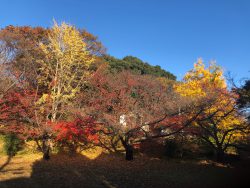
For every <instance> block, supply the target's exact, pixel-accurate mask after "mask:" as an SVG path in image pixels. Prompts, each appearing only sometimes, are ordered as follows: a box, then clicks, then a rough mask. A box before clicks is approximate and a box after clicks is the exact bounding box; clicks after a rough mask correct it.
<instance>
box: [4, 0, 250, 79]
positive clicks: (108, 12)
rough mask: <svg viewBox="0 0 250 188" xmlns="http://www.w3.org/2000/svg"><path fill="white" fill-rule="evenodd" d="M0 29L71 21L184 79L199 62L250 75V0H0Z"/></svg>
mask: <svg viewBox="0 0 250 188" xmlns="http://www.w3.org/2000/svg"><path fill="white" fill-rule="evenodd" d="M0 6H1V11H0V27H1V28H2V27H5V26H7V25H10V24H12V25H18V26H21V25H30V26H44V27H50V26H51V25H52V19H53V18H55V19H56V20H57V21H59V22H60V21H66V22H69V23H71V24H73V25H75V26H77V27H79V28H85V29H87V30H88V31H89V32H91V33H93V34H94V35H97V36H98V37H99V39H100V40H101V41H102V42H103V44H104V45H105V46H106V47H107V49H108V53H109V54H111V55H113V56H115V57H119V58H122V57H124V56H126V55H133V56H136V57H139V58H140V59H142V60H143V61H147V62H149V63H150V64H152V65H160V66H161V67H162V68H164V69H166V70H169V71H170V72H172V73H174V74H175V75H177V77H178V79H181V78H182V76H183V75H184V74H185V72H186V71H187V70H190V69H191V68H192V67H193V63H194V62H195V61H196V60H197V58H199V57H202V58H203V59H204V61H205V62H209V61H210V60H216V62H217V63H218V64H219V65H221V66H222V67H223V68H224V70H225V72H227V71H231V72H232V74H233V75H234V76H235V77H236V78H237V79H241V78H242V77H250V1H249V0H33V1H31V0H1V1H0Z"/></svg>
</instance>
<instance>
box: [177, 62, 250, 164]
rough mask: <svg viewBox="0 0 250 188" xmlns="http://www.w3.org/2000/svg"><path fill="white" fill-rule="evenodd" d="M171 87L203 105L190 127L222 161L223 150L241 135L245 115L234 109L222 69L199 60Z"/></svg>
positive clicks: (244, 130) (231, 95) (235, 107)
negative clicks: (180, 80)
mask: <svg viewBox="0 0 250 188" xmlns="http://www.w3.org/2000/svg"><path fill="white" fill-rule="evenodd" d="M174 88H175V90H176V91H177V92H178V93H179V94H180V95H182V96H185V97H188V98H190V99H192V100H195V101H197V103H198V102H199V103H200V102H202V104H204V105H202V106H201V107H202V109H203V110H202V113H201V114H200V115H199V116H198V117H197V118H196V120H195V121H194V123H193V124H192V125H193V126H192V127H191V128H190V130H191V132H192V133H193V134H195V135H197V136H199V137H200V138H201V139H203V140H204V141H206V142H207V143H208V144H209V145H210V146H211V147H212V148H213V149H214V150H215V152H216V153H217V159H218V160H222V159H223V156H224V153H225V152H226V150H227V149H228V148H229V147H232V146H236V145H235V143H237V142H238V141H240V140H242V138H243V137H245V135H246V128H247V127H246V124H245V118H244V117H243V116H241V114H240V113H239V112H238V110H237V105H236V99H237V95H236V94H235V93H233V92H230V91H229V90H228V89H227V86H226V81H225V79H224V77H223V71H222V69H221V68H220V67H219V66H217V65H216V64H215V63H211V64H210V66H209V67H208V68H206V67H205V65H204V63H203V62H202V60H201V59H199V60H198V62H197V63H195V64H194V68H193V70H191V71H189V72H188V73H187V74H186V75H185V76H184V79H183V82H181V83H179V84H177V85H175V86H174ZM199 108H200V107H199ZM196 110H200V109H196ZM194 114H195V112H194Z"/></svg>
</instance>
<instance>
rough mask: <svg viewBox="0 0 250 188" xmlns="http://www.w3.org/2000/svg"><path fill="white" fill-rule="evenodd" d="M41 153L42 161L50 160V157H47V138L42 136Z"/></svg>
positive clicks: (48, 148)
mask: <svg viewBox="0 0 250 188" xmlns="http://www.w3.org/2000/svg"><path fill="white" fill-rule="evenodd" d="M42 151H43V159H44V160H49V159H50V155H49V151H50V147H49V143H48V136H47V135H44V136H43V145H42Z"/></svg>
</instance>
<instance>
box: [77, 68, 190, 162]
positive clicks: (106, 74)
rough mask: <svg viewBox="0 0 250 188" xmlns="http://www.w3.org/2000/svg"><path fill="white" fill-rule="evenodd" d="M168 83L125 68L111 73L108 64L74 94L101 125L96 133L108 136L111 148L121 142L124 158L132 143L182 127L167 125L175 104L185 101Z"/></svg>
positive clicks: (129, 155) (176, 108) (176, 110)
mask: <svg viewBox="0 0 250 188" xmlns="http://www.w3.org/2000/svg"><path fill="white" fill-rule="evenodd" d="M172 84H173V83H172V82H168V81H166V80H164V79H162V78H161V79H159V78H157V77H153V76H149V75H143V76H142V75H138V74H134V73H131V72H128V71H123V72H120V73H116V74H113V73H110V71H109V69H108V67H106V66H102V67H100V68H99V69H98V70H97V72H95V74H94V75H93V77H92V78H91V80H90V82H89V83H88V84H86V86H85V89H86V92H83V93H81V94H80V95H79V96H78V100H77V101H78V102H77V104H76V105H77V106H78V108H79V109H82V111H85V113H86V114H91V116H92V117H95V118H96V120H97V123H99V124H100V125H102V127H103V128H102V129H101V131H99V133H100V134H101V135H105V136H109V137H110V140H108V141H110V142H111V143H110V146H111V147H113V146H115V145H116V144H117V143H121V144H122V145H123V147H124V149H125V151H126V159H127V160H132V159H133V145H134V144H135V143H139V142H140V141H142V140H145V139H149V138H158V137H164V136H168V135H170V132H169V134H166V135H165V134H163V130H165V129H167V128H170V127H171V126H172V127H175V128H176V129H175V131H176V132H178V130H181V129H182V128H181V127H182V126H181V125H180V123H179V129H177V124H176V123H175V124H174V123H173V121H172V122H171V126H170V123H169V122H170V117H171V118H173V116H175V115H178V114H179V107H180V106H184V105H185V104H187V101H186V102H184V101H182V100H180V98H179V95H177V94H176V93H175V92H174V90H173V88H172ZM166 119H168V120H169V122H168V123H167V121H166ZM173 119H174V118H173ZM175 119H176V118H175ZM183 119H184V118H183ZM186 120H187V118H186ZM163 121H165V123H163V124H162V122H163ZM175 122H176V121H175ZM182 122H183V125H184V124H185V123H186V122H184V120H183V121H182ZM168 126H170V127H168ZM171 130H172V129H171ZM100 138H102V137H100ZM105 141H107V140H105V139H101V140H100V142H99V144H101V146H103V147H105V148H107V147H106V146H107V143H105ZM107 149H109V148H107ZM113 149H116V148H115V147H113Z"/></svg>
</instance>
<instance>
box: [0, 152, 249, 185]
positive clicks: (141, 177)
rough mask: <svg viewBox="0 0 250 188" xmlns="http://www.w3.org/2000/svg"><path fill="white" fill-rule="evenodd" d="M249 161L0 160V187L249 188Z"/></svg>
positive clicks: (89, 155) (92, 156)
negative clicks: (225, 162) (226, 162)
mask: <svg viewBox="0 0 250 188" xmlns="http://www.w3.org/2000/svg"><path fill="white" fill-rule="evenodd" d="M249 176H250V160H249V159H248V158H245V159H244V160H237V161H234V162H232V163H230V164H222V163H217V162H214V161H212V160H206V159H199V160H198V159H195V160H194V159H192V160H191V159H185V160H184V159H169V158H157V157H147V156H143V155H141V154H138V155H136V156H135V159H134V160H133V161H126V160H124V157H123V156H122V155H108V154H107V153H104V152H102V151H100V150H96V151H94V150H90V151H87V152H86V153H83V154H81V155H80V154H76V155H73V156H69V155H66V154H57V155H53V156H52V157H51V159H50V160H49V161H44V160H42V155H41V154H39V153H19V154H17V155H16V156H14V157H13V158H11V159H10V160H8V157H7V156H6V155H4V154H1V155H0V188H19V187H20V188H30V187H31V188H33V187H34V188H42V187H43V188H44V187H59V188H71V187H72V188H73V187H83V188H97V187H108V188H134V187H136V188H137V187H138V188H142V187H152V188H158V187H159V188H161V187H167V188H177V187H180V188H182V187H187V188H188V187H190V188H195V187H197V188H198V187H199V188H201V187H205V188H206V187H209V188H211V187H227V188H229V187H237V188H240V187H250V186H249V185H250V183H249V181H250V180H249V179H250V178H249Z"/></svg>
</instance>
